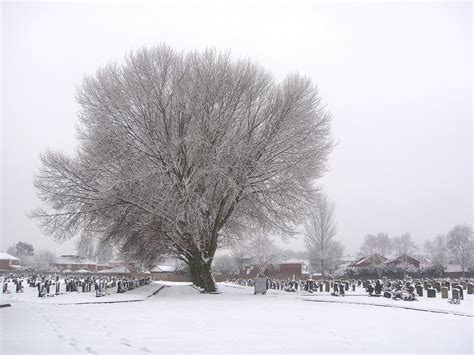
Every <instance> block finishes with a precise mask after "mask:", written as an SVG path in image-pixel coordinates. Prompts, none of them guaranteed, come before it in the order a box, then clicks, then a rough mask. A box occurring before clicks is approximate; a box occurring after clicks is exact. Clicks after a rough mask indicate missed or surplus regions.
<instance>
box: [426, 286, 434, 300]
mask: <svg viewBox="0 0 474 355" xmlns="http://www.w3.org/2000/svg"><path fill="white" fill-rule="evenodd" d="M426 293H427V296H428V298H436V290H435V289H434V288H429V289H427V290H426Z"/></svg>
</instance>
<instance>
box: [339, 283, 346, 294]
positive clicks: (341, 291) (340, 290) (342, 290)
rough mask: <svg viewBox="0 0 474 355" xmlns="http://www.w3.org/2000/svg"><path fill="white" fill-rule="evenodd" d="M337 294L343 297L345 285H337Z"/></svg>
mask: <svg viewBox="0 0 474 355" xmlns="http://www.w3.org/2000/svg"><path fill="white" fill-rule="evenodd" d="M339 294H340V295H341V296H344V295H345V285H343V284H340V285H339Z"/></svg>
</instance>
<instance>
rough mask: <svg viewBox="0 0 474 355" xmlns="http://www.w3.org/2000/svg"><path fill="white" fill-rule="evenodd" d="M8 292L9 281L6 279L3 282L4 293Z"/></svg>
mask: <svg viewBox="0 0 474 355" xmlns="http://www.w3.org/2000/svg"><path fill="white" fill-rule="evenodd" d="M7 292H8V282H7V281H4V282H3V293H7Z"/></svg>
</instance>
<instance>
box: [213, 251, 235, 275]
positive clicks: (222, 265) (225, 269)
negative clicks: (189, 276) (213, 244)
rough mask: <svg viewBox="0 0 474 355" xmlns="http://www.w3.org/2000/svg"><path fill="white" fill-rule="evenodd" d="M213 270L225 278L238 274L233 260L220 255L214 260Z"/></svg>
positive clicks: (227, 256)
mask: <svg viewBox="0 0 474 355" xmlns="http://www.w3.org/2000/svg"><path fill="white" fill-rule="evenodd" d="M213 270H214V272H216V273H219V274H221V275H226V276H233V275H237V274H238V272H239V271H238V268H237V265H236V264H235V262H234V260H233V259H232V257H231V256H229V255H221V256H218V257H215V258H214V265H213Z"/></svg>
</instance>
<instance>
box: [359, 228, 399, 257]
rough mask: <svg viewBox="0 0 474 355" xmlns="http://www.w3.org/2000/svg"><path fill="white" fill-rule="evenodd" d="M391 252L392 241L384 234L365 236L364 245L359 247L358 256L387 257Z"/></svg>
mask: <svg viewBox="0 0 474 355" xmlns="http://www.w3.org/2000/svg"><path fill="white" fill-rule="evenodd" d="M392 250H393V243H392V239H391V238H390V237H389V235H388V234H386V233H377V234H376V235H375V234H367V235H366V236H365V238H364V243H363V244H362V246H361V247H360V252H359V254H360V255H361V256H369V255H372V254H379V255H382V256H387V255H388V254H390V253H391V252H392Z"/></svg>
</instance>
